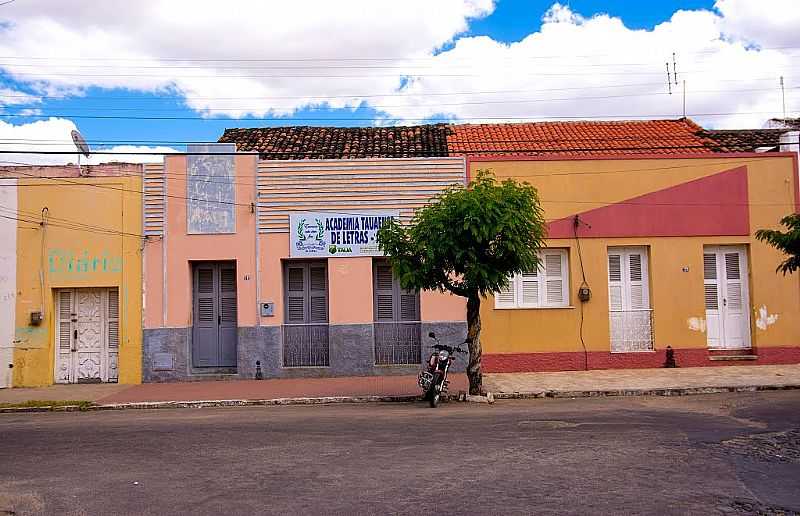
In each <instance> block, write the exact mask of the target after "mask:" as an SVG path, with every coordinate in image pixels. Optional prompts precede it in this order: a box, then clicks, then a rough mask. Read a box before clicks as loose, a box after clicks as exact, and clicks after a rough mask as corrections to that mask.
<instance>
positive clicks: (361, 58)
mask: <svg viewBox="0 0 800 516" xmlns="http://www.w3.org/2000/svg"><path fill="white" fill-rule="evenodd" d="M742 49H743V50H755V51H758V52H763V51H768V50H769V51H771V50H792V51H797V50H800V46H789V45H787V46H779V47H755V48H752V49H747V48H745V47H742ZM719 51H720V50H719V49H707V50H688V51H680V52H679V53H678V54H679V55H681V56H683V55H703V54H716V53H718V52H719ZM617 55H618V53H605V54H578V55H571V54H549V55H535V56H523V57H522V58H523V59H526V60H531V59H565V58H577V59H594V58H597V57H607V56H617ZM0 59H21V60H26V61H27V60H65V59H70V60H80V61H120V62H122V61H125V62H128V61H148V62H149V61H152V60H154V59H157V60H159V61H185V62H336V61H403V60H405V61H429V60H433V59H436V56H426V57H410V58H409V57H403V56H378V57H366V56H346V57H280V58H230V57H221V58H207V57H200V58H195V57H186V56H183V57H175V56H165V57H161V56H159V57H119V56H106V57H102V56H77V57H62V56H58V57H53V56H20V55H10V56H0Z"/></svg>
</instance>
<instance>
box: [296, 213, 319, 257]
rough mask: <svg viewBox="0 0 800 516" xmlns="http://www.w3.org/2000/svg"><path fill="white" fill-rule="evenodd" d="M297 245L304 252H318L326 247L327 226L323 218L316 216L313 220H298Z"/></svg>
mask: <svg viewBox="0 0 800 516" xmlns="http://www.w3.org/2000/svg"><path fill="white" fill-rule="evenodd" d="M295 247H297V250H298V251H301V252H304V253H317V252H320V251H323V250H324V249H325V226H324V225H323V224H322V220H320V219H319V218H314V219H313V220H312V222H309V221H308V219H305V218H303V219H300V220H299V221H298V222H297V242H295Z"/></svg>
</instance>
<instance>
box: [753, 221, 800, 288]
mask: <svg viewBox="0 0 800 516" xmlns="http://www.w3.org/2000/svg"><path fill="white" fill-rule="evenodd" d="M781 225H782V226H785V227H786V229H788V230H789V231H787V232H785V233H784V232H782V231H778V230H776V229H759V230H758V231H756V238H757V239H759V240H761V241H762V242H766V243H768V244H769V245H771V246H772V247H774V248H776V249H779V250H781V251H783V252H784V253H786V254H787V255H789V257H788V258H787V259H786V260H785V261H784V262H783V263H781V264H780V265H778V268H777V269H776V270H775V272H778V271H780V272H782V273H783V274H784V275H786V274H787V273H789V274H791V273H793V272H794V271H796V270H797V269H800V213H794V214H792V215H787V216H786V217H784V218H782V219H781Z"/></svg>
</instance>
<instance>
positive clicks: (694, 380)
mask: <svg viewBox="0 0 800 516" xmlns="http://www.w3.org/2000/svg"><path fill="white" fill-rule="evenodd" d="M450 380H451V385H450V393H451V394H458V392H459V391H466V390H467V385H468V384H467V379H466V376H465V375H463V374H458V375H453V376H451V378H450ZM484 387H485V388H486V390H487V391H489V392H491V393H493V394H494V395H495V397H497V398H501V399H502V398H530V397H583V396H615V395H617V396H619V395H648V394H656V395H680V394H697V393H707V392H725V391H736V390H760V389H786V388H800V365H779V366H728V367H694V368H686V369H626V370H595V371H566V372H555V373H507V374H487V375H485V377H484ZM419 395H420V391H419V388H418V387H417V382H416V377H414V376H369V377H348V378H303V379H285V380H262V381H256V380H232V381H209V382H186V383H149V384H142V385H117V384H83V385H53V386H49V387H41V388H31V389H25V388H21V389H4V390H0V404H3V403H23V402H26V401H31V400H43V401H65V400H71V401H76V402H77V401H84V402H93V403H94V404H96V405H98V406H105V407H107V408H127V407H139V408H149V407H159V406H207V405H246V404H283V403H286V404H288V403H319V402H346V401H352V402H355V401H405V400H412V399H415V398H416V397H418V396H419Z"/></svg>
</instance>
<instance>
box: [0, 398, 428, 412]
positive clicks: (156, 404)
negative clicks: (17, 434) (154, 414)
mask: <svg viewBox="0 0 800 516" xmlns="http://www.w3.org/2000/svg"><path fill="white" fill-rule="evenodd" d="M421 399H422V397H421V396H324V397H319V398H271V399H263V400H249V399H243V400H197V401H140V402H131V403H106V404H92V405H88V406H87V405H83V406H81V405H58V406H41V407H6V408H0V414H24V413H31V412H97V411H105V410H129V409H139V410H148V409H175V408H210V407H269V406H275V405H332V404H337V403H339V404H344V403H348V404H355V403H398V402H400V403H402V402H412V401H419V400H421Z"/></svg>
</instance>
